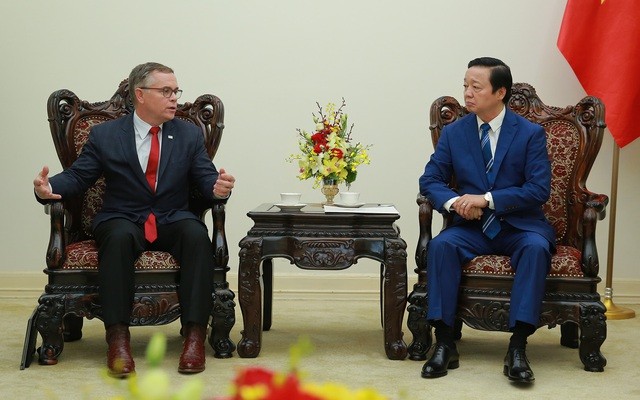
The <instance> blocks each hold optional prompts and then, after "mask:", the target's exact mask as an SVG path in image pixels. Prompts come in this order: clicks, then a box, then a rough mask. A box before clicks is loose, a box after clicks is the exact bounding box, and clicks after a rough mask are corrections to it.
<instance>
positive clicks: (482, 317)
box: [408, 83, 609, 371]
mask: <svg viewBox="0 0 640 400" xmlns="http://www.w3.org/2000/svg"><path fill="white" fill-rule="evenodd" d="M508 107H509V108H510V109H511V110H513V111H514V112H516V113H518V114H520V115H522V116H523V117H525V118H527V119H529V120H531V121H533V122H536V123H538V124H540V125H542V126H543V127H544V129H545V131H546V133H547V149H548V152H549V158H550V160H551V171H552V179H551V196H550V199H549V201H548V202H547V203H546V204H545V205H544V207H543V209H544V212H545V215H546V216H547V218H548V220H549V221H550V222H551V224H552V225H553V227H554V228H555V232H556V236H557V239H556V244H557V253H556V254H554V255H553V257H552V260H551V271H550V273H549V275H548V276H547V279H546V292H545V297H544V302H543V306H542V311H541V315H540V323H539V326H544V325H548V326H549V328H552V327H554V326H556V325H560V326H561V340H560V343H561V344H562V345H564V346H567V347H571V348H579V354H580V360H581V361H582V363H583V364H584V369H585V370H587V371H603V369H604V366H605V365H606V359H605V358H604V357H603V355H602V354H601V353H600V346H601V345H602V343H603V342H604V340H605V339H606V335H607V325H606V318H605V315H604V313H605V307H604V305H603V304H602V302H601V301H600V295H599V294H598V292H597V284H598V282H600V278H599V277H598V269H599V262H598V252H597V249H596V243H595V228H596V222H597V220H601V219H603V218H604V216H605V208H606V205H607V204H608V201H609V199H608V197H607V196H606V195H603V194H595V193H592V192H590V191H589V190H587V189H586V187H585V182H586V180H587V177H588V175H589V172H590V170H591V167H592V166H593V162H594V160H595V158H596V155H597V154H598V151H599V150H600V145H601V143H602V135H603V131H604V128H605V123H604V105H603V104H602V103H601V102H600V100H599V99H597V98H595V97H585V98H584V99H582V100H581V101H580V102H579V103H578V104H576V105H575V106H568V107H565V108H558V107H551V106H547V105H545V104H544V103H543V102H542V101H541V100H540V98H539V97H538V96H537V94H536V91H535V89H534V88H533V87H531V86H530V85H528V84H526V83H516V84H514V86H513V94H512V97H511V99H510V100H509V104H508ZM467 113H468V111H467V110H466V109H465V108H464V107H462V106H461V105H460V104H459V103H458V102H457V101H456V100H455V99H454V98H452V97H448V96H445V97H440V98H439V99H437V100H436V101H435V102H434V103H433V104H432V105H431V125H430V126H429V129H430V130H431V138H432V141H433V144H434V148H435V145H436V143H437V141H438V138H439V137H440V133H441V132H442V128H443V127H444V126H445V125H447V124H450V123H452V122H454V121H455V120H457V119H458V118H460V117H462V116H464V115H465V114H467ZM417 202H418V205H419V225H420V237H419V241H418V246H417V250H416V264H417V269H416V270H415V271H416V272H417V273H418V283H416V284H415V285H414V288H413V292H412V293H411V294H410V296H409V299H408V302H409V304H410V305H409V307H408V312H409V317H408V327H409V329H410V330H411V332H412V333H413V342H412V343H411V345H410V346H409V357H410V358H411V359H413V360H423V359H425V358H426V353H427V350H428V349H429V346H430V345H431V340H432V339H431V327H430V326H429V324H428V322H427V320H426V311H427V307H428V293H426V270H425V268H426V262H425V260H426V251H427V244H428V242H429V240H430V239H431V238H432V233H431V222H432V214H433V209H432V208H431V205H430V204H429V202H428V200H427V199H426V198H424V197H422V196H418V199H417ZM449 217H450V216H449ZM449 217H445V218H444V219H445V221H444V225H445V226H446V225H447V223H449V222H450V218H449ZM512 283H513V270H512V269H511V266H510V264H509V257H505V256H496V255H487V256H480V257H476V258H474V259H473V260H471V261H470V262H469V263H467V264H466V265H464V266H463V273H462V279H461V283H460V295H459V300H458V311H457V321H456V327H455V328H456V333H457V337H458V338H460V337H461V331H460V330H461V328H462V322H464V323H465V324H467V325H468V326H470V327H472V328H475V329H481V330H489V331H507V330H508V324H509V297H510V291H511V285H512ZM578 329H579V332H580V336H579V338H578Z"/></svg>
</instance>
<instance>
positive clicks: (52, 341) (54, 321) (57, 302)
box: [36, 295, 65, 365]
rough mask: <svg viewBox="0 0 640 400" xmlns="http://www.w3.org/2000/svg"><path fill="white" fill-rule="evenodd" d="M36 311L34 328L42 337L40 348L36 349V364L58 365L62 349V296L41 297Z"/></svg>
mask: <svg viewBox="0 0 640 400" xmlns="http://www.w3.org/2000/svg"><path fill="white" fill-rule="evenodd" d="M38 303H40V305H39V306H38V308H37V311H36V328H37V329H38V332H39V333H40V336H42V346H41V347H40V348H38V353H39V357H38V362H39V363H40V364H42V365H54V364H57V363H58V356H59V355H60V354H61V353H62V350H63V349H64V339H63V335H62V320H63V318H64V314H65V309H64V297H63V295H42V296H40V299H39V300H38Z"/></svg>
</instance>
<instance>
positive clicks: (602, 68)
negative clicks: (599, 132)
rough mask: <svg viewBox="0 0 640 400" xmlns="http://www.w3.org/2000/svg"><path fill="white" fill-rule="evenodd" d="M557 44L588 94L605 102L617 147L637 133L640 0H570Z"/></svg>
mask: <svg viewBox="0 0 640 400" xmlns="http://www.w3.org/2000/svg"><path fill="white" fill-rule="evenodd" d="M558 48H559V49H560V52H561V53H562V54H563V55H564V57H565V58H566V59H567V61H568V62H569V65H571V68H572V69H573V71H574V72H575V74H576V76H577V77H578V80H579V81H580V84H581V85H582V87H583V88H584V90H585V91H586V92H587V94H588V95H590V96H596V97H599V98H600V99H601V100H602V101H603V102H604V105H605V107H606V110H607V112H606V117H605V118H606V123H607V126H608V127H609V131H611V134H612V135H613V138H614V139H615V141H616V143H617V144H618V146H619V147H624V146H626V145H627V144H629V143H631V142H632V141H633V140H635V139H636V138H638V137H639V136H640V118H639V117H637V115H640V82H639V81H638V80H636V79H635V78H637V77H639V76H640V1H638V0H568V1H567V6H566V8H565V11H564V17H563V19H562V26H561V27H560V34H559V35H558Z"/></svg>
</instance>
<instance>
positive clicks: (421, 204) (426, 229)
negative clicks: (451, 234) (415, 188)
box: [415, 194, 433, 270]
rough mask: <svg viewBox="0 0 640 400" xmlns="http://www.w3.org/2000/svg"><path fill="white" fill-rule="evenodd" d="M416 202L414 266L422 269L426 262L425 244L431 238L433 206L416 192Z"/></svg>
mask: <svg viewBox="0 0 640 400" xmlns="http://www.w3.org/2000/svg"><path fill="white" fill-rule="evenodd" d="M416 203H418V226H419V228H420V231H419V234H418V246H417V248H416V256H415V259H416V267H417V268H418V270H423V269H424V268H425V265H426V262H427V244H428V243H429V241H430V240H431V239H432V238H433V235H432V232H431V222H432V220H433V207H432V206H431V203H429V200H428V199H427V198H426V197H424V196H422V195H421V194H418V197H417V199H416Z"/></svg>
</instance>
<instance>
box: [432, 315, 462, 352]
mask: <svg viewBox="0 0 640 400" xmlns="http://www.w3.org/2000/svg"><path fill="white" fill-rule="evenodd" d="M429 322H430V323H431V325H432V326H433V327H434V328H436V342H442V343H444V344H446V345H447V346H449V348H451V349H455V348H456V343H455V341H454V340H453V327H452V326H449V325H447V324H445V323H444V322H443V321H442V320H441V319H439V320H436V321H429Z"/></svg>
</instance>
